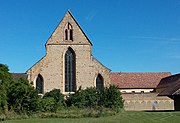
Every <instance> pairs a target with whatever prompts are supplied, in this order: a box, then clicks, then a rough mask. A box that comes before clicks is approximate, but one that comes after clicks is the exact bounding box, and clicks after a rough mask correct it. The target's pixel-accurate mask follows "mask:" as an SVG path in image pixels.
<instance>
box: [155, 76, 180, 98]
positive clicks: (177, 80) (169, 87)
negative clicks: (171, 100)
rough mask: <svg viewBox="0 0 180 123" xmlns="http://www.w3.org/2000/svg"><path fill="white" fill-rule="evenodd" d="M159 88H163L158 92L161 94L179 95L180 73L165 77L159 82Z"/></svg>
mask: <svg viewBox="0 0 180 123" xmlns="http://www.w3.org/2000/svg"><path fill="white" fill-rule="evenodd" d="M157 89H159V90H161V92H160V93H159V94H158V95H159V96H170V95H176V94H178V95H179V92H178V91H179V89H180V74H176V75H172V76H169V77H166V78H163V79H162V80H161V82H160V83H159V84H158V86H157Z"/></svg>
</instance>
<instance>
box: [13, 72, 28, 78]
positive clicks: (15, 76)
mask: <svg viewBox="0 0 180 123" xmlns="http://www.w3.org/2000/svg"><path fill="white" fill-rule="evenodd" d="M12 76H13V78H14V79H19V78H26V79H27V74H26V73H12Z"/></svg>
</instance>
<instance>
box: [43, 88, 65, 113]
mask: <svg viewBox="0 0 180 123" xmlns="http://www.w3.org/2000/svg"><path fill="white" fill-rule="evenodd" d="M63 107H65V100H64V95H63V94H62V93H61V91H60V89H53V90H52V91H50V92H47V93H45V94H44V96H43V99H42V111H51V112H56V111H57V110H58V109H61V108H63Z"/></svg>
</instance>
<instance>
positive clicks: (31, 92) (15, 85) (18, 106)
mask: <svg viewBox="0 0 180 123" xmlns="http://www.w3.org/2000/svg"><path fill="white" fill-rule="evenodd" d="M7 102H8V107H9V110H14V111H15V112H19V113H21V112H26V111H27V112H35V111H38V110H39V107H40V106H39V105H40V97H39V95H38V91H37V90H35V89H34V87H32V85H30V84H29V81H28V80H26V79H24V78H20V79H19V80H17V81H14V82H12V83H11V84H10V86H9V89H8V90H7Z"/></svg>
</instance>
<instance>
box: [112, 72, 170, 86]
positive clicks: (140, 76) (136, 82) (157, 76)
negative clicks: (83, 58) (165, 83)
mask: <svg viewBox="0 0 180 123" xmlns="http://www.w3.org/2000/svg"><path fill="white" fill-rule="evenodd" d="M170 75H171V73H170V72H143V73H136V72H135V73H134V72H132V73H131V72H130V73H128V72H112V73H111V74H110V78H111V82H112V84H114V85H117V86H118V87H119V88H124V89H125V88H134V89H135V88H156V87H157V85H158V84H159V82H160V81H161V79H162V78H164V77H167V76H170Z"/></svg>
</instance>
